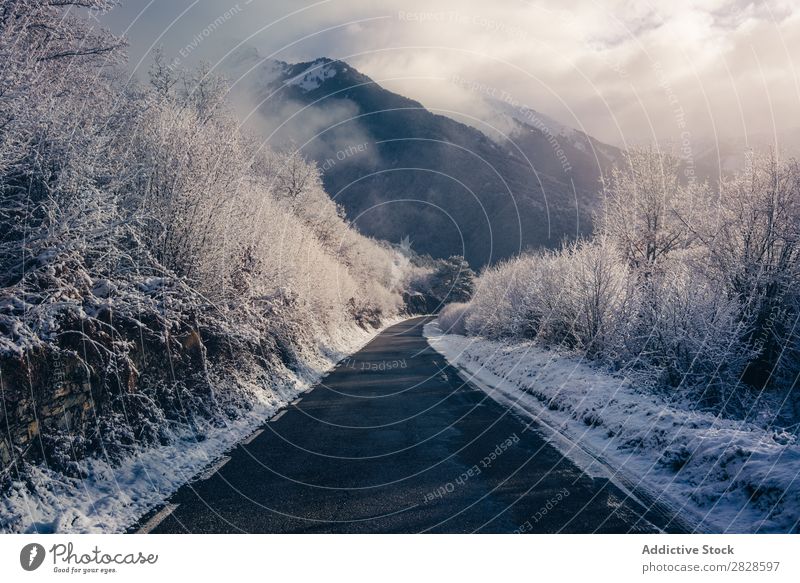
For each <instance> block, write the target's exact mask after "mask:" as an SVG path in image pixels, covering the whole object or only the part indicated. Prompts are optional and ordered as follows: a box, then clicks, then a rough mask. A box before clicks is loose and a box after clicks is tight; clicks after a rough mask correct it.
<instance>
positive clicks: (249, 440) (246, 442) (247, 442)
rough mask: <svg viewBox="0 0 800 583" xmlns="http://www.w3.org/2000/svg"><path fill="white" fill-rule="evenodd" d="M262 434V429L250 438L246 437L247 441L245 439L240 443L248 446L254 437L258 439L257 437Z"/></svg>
mask: <svg viewBox="0 0 800 583" xmlns="http://www.w3.org/2000/svg"><path fill="white" fill-rule="evenodd" d="M262 433H264V430H263V429H259V430H258V431H256V432H255V433H253V434H252V435H251V436H250V437H248V438H247V439H245V440H244V441H243V442H242V443H244V444H245V445H247V444H250V443H253V440H254V439H255V438H256V437H258V436H259V435H261V434H262Z"/></svg>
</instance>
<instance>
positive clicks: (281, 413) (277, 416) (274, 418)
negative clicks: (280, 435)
mask: <svg viewBox="0 0 800 583" xmlns="http://www.w3.org/2000/svg"><path fill="white" fill-rule="evenodd" d="M284 415H286V409H283V410H282V411H280V412H279V413H278V414H277V415H275V417H273V418H272V419H270V420H269V422H270V423H275V422H276V421H277V420H278V419H280V418H281V417H283V416H284Z"/></svg>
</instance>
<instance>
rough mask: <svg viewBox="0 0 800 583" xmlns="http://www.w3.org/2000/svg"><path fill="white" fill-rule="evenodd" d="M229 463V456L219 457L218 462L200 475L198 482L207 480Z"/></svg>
mask: <svg viewBox="0 0 800 583" xmlns="http://www.w3.org/2000/svg"><path fill="white" fill-rule="evenodd" d="M229 461H231V458H230V456H227V455H226V456H223V457H221V458H220V459H219V460H217V462H216V463H215V464H214V465H213V466H211V467H210V468H208V469H207V470H206V471H205V472H203V473H202V474H200V477H199V478H198V479H200V480H208V479H209V478H210V477H211V476H213V475H214V474H216V473H217V472H218V471H220V470H221V469H222V466H224V465H225V464H227V463H228V462H229Z"/></svg>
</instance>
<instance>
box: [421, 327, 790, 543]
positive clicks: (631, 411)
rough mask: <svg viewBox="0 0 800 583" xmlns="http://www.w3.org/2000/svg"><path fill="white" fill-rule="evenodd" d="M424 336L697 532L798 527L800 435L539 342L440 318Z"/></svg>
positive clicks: (591, 463)
mask: <svg viewBox="0 0 800 583" xmlns="http://www.w3.org/2000/svg"><path fill="white" fill-rule="evenodd" d="M425 337H426V338H427V339H428V342H429V343H430V345H431V346H432V347H433V348H434V349H435V350H437V351H438V352H440V353H441V354H442V355H443V356H444V357H445V358H446V359H447V361H448V362H449V363H450V364H451V365H453V366H455V367H457V368H459V369H460V370H461V371H463V373H464V376H465V377H466V380H469V381H471V382H473V383H474V384H475V385H476V386H479V387H480V388H482V389H483V390H485V391H487V393H489V395H490V396H492V397H493V398H494V399H496V400H498V401H500V402H501V403H503V404H505V405H506V406H513V407H514V408H515V409H516V410H517V411H519V412H522V413H523V414H525V415H526V416H528V417H530V418H532V419H534V420H535V421H536V422H537V423H538V424H539V425H540V426H541V427H542V429H543V432H544V433H545V434H548V435H549V436H550V437H551V440H552V441H553V442H554V445H555V446H556V447H557V448H558V449H559V450H560V451H561V452H562V453H564V454H565V455H566V456H567V457H569V458H570V459H572V460H573V461H574V462H575V463H576V464H578V465H579V466H580V467H581V468H582V469H583V470H584V471H586V472H587V473H588V474H590V475H601V476H603V477H608V478H610V479H612V480H613V481H614V482H615V483H618V484H619V485H621V486H622V487H623V488H624V489H626V490H627V491H629V492H631V493H632V494H633V495H636V492H639V491H641V492H650V493H655V494H656V496H657V497H658V499H659V503H665V504H667V505H669V506H671V507H673V508H677V509H678V510H680V512H681V514H682V515H683V516H685V517H686V522H687V523H689V524H691V525H693V527H694V529H696V530H698V531H711V532H795V531H797V528H798V519H799V518H800V444H798V443H797V439H796V436H794V435H791V434H788V433H775V432H771V431H767V430H765V429H764V428H761V427H758V426H756V425H754V424H750V423H741V422H737V421H733V420H728V419H722V418H719V417H716V416H714V415H711V414H708V413H702V412H697V411H688V410H686V409H684V408H681V407H680V406H679V405H677V404H675V403H671V402H668V401H667V400H665V399H663V398H661V397H659V396H657V395H654V394H652V393H651V392H648V391H645V390H637V389H636V388H635V387H634V386H633V384H632V383H631V382H630V381H629V380H628V379H625V378H623V377H620V376H616V375H612V374H609V373H607V372H604V371H602V370H599V369H597V368H595V367H592V366H590V365H588V364H586V363H585V362H583V361H581V360H580V359H578V358H574V357H568V356H563V355H560V354H558V353H555V352H551V351H547V350H544V349H542V348H541V347H538V346H536V345H535V344H534V343H517V344H505V343H500V342H493V341H489V340H485V339H482V338H475V337H465V336H459V335H453V334H443V333H442V332H441V330H440V329H439V327H438V325H437V324H436V323H435V322H432V323H429V324H427V325H426V327H425ZM644 502H645V503H648V502H649V501H644ZM648 505H649V504H648Z"/></svg>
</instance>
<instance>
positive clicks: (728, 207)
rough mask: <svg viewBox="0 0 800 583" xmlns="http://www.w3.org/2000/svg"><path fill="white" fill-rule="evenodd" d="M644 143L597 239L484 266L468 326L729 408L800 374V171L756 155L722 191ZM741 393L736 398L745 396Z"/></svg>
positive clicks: (610, 198) (619, 174)
mask: <svg viewBox="0 0 800 583" xmlns="http://www.w3.org/2000/svg"><path fill="white" fill-rule="evenodd" d="M676 172H677V165H676V163H675V161H674V160H671V159H670V158H668V157H665V156H662V155H661V154H659V153H658V152H657V151H656V150H653V149H649V150H635V151H632V152H631V153H630V154H629V155H628V157H627V162H626V166H625V167H623V168H622V169H618V170H617V171H616V172H615V173H614V174H613V175H612V177H611V180H610V182H609V184H608V185H607V189H606V195H607V200H606V207H605V210H604V214H603V215H602V216H601V217H600V220H599V221H598V224H599V225H600V232H599V233H598V235H597V236H596V237H595V239H594V240H592V241H581V242H576V243H572V244H567V245H565V246H564V247H563V248H562V249H560V250H559V251H556V252H539V253H532V254H527V255H523V256H520V257H518V258H516V259H513V260H510V261H507V262H505V263H502V264H499V265H496V266H493V267H489V268H487V269H486V270H484V272H483V273H482V274H481V276H480V278H479V279H478V281H477V284H476V292H475V295H474V297H473V299H472V300H471V302H470V303H469V305H468V306H467V307H459V310H460V311H462V312H465V313H466V318H465V323H466V325H465V329H466V331H467V332H468V333H469V334H473V335H482V336H486V337H488V338H493V339H496V338H511V339H535V340H536V341H537V342H539V343H541V344H544V345H547V346H555V347H560V348H565V349H568V350H572V351H577V352H580V353H582V354H584V355H585V356H587V357H589V358H592V359H595V360H598V361H601V362H603V363H606V364H610V365H613V366H615V367H617V368H625V369H626V370H628V371H629V372H634V371H638V372H643V373H644V374H645V376H646V377H647V378H648V379H650V380H656V381H657V382H658V383H659V384H661V385H662V386H668V387H682V388H690V389H691V390H692V394H693V395H694V396H696V397H699V398H700V399H701V400H704V401H707V402H713V403H714V404H716V405H727V404H728V403H729V402H730V401H731V399H732V397H733V395H734V394H735V393H736V392H737V391H740V390H741V386H742V383H751V384H753V385H756V386H762V385H766V386H772V387H779V388H782V389H783V390H788V388H789V387H791V386H792V383H793V382H794V380H795V379H796V377H797V374H798V373H800V333H798V328H799V327H798V324H800V299H799V298H800V295H799V294H798V289H800V246H798V245H797V242H798V241H800V167H798V165H797V163H795V162H783V163H779V162H778V161H777V160H776V159H775V157H774V156H766V157H755V158H752V159H751V160H750V161H749V163H748V167H747V168H746V169H745V170H744V172H743V173H742V174H740V175H739V176H737V177H736V178H734V179H732V180H728V181H725V182H723V184H722V186H721V190H720V194H719V196H718V197H717V196H712V195H711V194H710V192H709V190H708V188H706V187H705V186H703V185H697V184H689V185H682V184H681V183H680V181H678V179H677V176H676V175H675V174H676ZM736 400H741V399H739V396H738V395H737V396H736V398H735V399H734V401H736Z"/></svg>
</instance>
